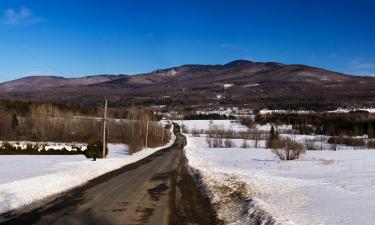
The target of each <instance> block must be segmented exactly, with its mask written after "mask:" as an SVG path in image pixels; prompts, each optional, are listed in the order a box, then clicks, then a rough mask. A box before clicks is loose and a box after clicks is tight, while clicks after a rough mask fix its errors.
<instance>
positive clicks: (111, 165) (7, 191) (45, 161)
mask: <svg viewBox="0 0 375 225" xmlns="http://www.w3.org/2000/svg"><path fill="white" fill-rule="evenodd" d="M174 140H175V136H174V135H172V138H171V140H170V142H169V143H168V144H166V145H165V146H163V147H159V148H153V149H151V148H149V149H144V150H142V151H140V152H137V153H135V154H132V155H129V154H128V149H127V146H126V145H119V144H110V145H109V153H108V156H107V158H106V159H98V160H97V161H92V160H90V159H87V158H86V157H85V156H84V155H49V156H48V155H1V156H0V215H1V214H3V213H7V212H9V211H11V210H14V209H19V208H26V207H27V209H28V210H30V209H32V208H34V207H36V206H38V204H40V203H41V202H42V201H44V200H47V199H49V198H50V197H52V196H55V195H56V194H59V193H63V192H65V191H67V190H69V189H72V188H74V187H76V186H80V185H82V184H84V183H86V182H88V181H89V180H91V179H94V178H95V177H98V176H100V175H103V174H105V173H108V172H110V171H112V170H116V169H119V168H121V167H123V166H125V165H128V164H131V163H134V162H136V161H138V160H140V159H143V158H145V157H147V156H149V155H151V154H153V153H155V152H156V151H158V150H160V149H162V148H165V147H167V146H170V145H172V144H173V142H174ZM3 219H4V218H0V222H1V221H2V220H3Z"/></svg>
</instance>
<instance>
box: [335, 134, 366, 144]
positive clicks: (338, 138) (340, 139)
mask: <svg viewBox="0 0 375 225" xmlns="http://www.w3.org/2000/svg"><path fill="white" fill-rule="evenodd" d="M328 143H329V144H341V145H342V144H344V145H349V146H365V141H364V140H363V139H360V138H352V137H342V136H334V137H330V138H329V139H328Z"/></svg>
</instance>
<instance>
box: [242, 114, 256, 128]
mask: <svg viewBox="0 0 375 225" xmlns="http://www.w3.org/2000/svg"><path fill="white" fill-rule="evenodd" d="M240 123H241V124H243V125H245V126H247V127H248V128H254V127H255V122H254V120H253V119H252V118H251V117H249V116H247V117H242V118H241V119H240Z"/></svg>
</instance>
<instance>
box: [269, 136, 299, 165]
mask: <svg viewBox="0 0 375 225" xmlns="http://www.w3.org/2000/svg"><path fill="white" fill-rule="evenodd" d="M272 145H273V148H272V152H273V153H275V154H276V155H277V156H278V157H279V159H281V160H294V159H298V158H299V157H300V155H301V154H303V153H304V152H305V150H304V149H303V145H302V144H300V143H298V142H296V141H293V140H292V139H290V138H286V139H281V140H277V139H276V140H273V141H272Z"/></svg>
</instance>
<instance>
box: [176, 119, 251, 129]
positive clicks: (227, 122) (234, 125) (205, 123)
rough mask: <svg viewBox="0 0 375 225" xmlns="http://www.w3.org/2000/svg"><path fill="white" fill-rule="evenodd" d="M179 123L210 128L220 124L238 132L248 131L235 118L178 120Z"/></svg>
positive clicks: (195, 127)
mask: <svg viewBox="0 0 375 225" xmlns="http://www.w3.org/2000/svg"><path fill="white" fill-rule="evenodd" d="M174 122H176V123H178V124H179V125H184V126H185V127H186V129H188V130H191V129H197V130H208V129H209V128H210V126H218V127H222V128H224V129H232V130H235V131H237V132H244V131H247V129H248V128H247V127H246V126H245V125H242V124H240V123H238V122H236V121H235V120H176V121H174Z"/></svg>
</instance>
